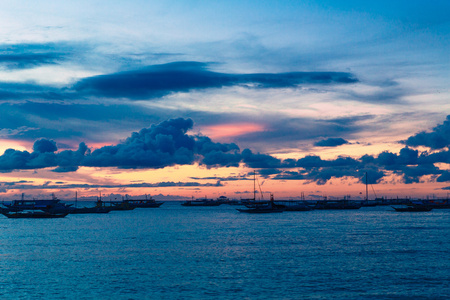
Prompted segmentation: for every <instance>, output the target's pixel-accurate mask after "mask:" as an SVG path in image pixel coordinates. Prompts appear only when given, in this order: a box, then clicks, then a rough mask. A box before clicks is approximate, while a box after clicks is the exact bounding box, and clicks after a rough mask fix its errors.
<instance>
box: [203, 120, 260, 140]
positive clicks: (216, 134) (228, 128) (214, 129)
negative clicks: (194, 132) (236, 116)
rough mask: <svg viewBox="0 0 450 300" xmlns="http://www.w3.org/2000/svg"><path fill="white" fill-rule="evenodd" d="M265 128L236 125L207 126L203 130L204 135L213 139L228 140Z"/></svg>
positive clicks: (248, 124)
mask: <svg viewBox="0 0 450 300" xmlns="http://www.w3.org/2000/svg"><path fill="white" fill-rule="evenodd" d="M263 130H264V126H263V125H261V124H255V123H234V124H221V125H214V126H206V127H203V128H202V133H203V134H205V135H207V136H209V137H210V138H212V139H215V138H228V137H235V136H240V135H243V134H247V133H251V132H257V131H263Z"/></svg>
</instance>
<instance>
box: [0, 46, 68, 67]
mask: <svg viewBox="0 0 450 300" xmlns="http://www.w3.org/2000/svg"><path fill="white" fill-rule="evenodd" d="M70 48H71V46H70V45H68V44H65V43H43V44H26V43H24V44H12V45H0V65H3V66H4V67H6V68H8V69H26V68H34V67H37V66H41V65H48V64H57V63H59V62H62V61H64V60H66V59H67V56H68V55H69V54H70Z"/></svg>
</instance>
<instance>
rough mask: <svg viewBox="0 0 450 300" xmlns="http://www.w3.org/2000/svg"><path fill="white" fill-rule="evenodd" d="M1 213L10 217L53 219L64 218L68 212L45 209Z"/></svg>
mask: <svg viewBox="0 0 450 300" xmlns="http://www.w3.org/2000/svg"><path fill="white" fill-rule="evenodd" d="M1 214H2V215H4V216H5V217H7V218H11V219H54V218H64V217H65V216H67V215H68V213H49V212H45V211H29V212H2V213H1Z"/></svg>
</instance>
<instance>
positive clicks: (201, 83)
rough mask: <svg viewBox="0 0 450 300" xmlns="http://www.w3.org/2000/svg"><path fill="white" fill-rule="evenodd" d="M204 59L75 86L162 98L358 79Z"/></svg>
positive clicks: (341, 74)
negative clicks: (228, 66) (240, 67)
mask: <svg viewBox="0 0 450 300" xmlns="http://www.w3.org/2000/svg"><path fill="white" fill-rule="evenodd" d="M208 66H209V65H208V64H206V63H202V62H192V61H190V62H189V61H187V62H173V63H168V64H162V65H152V66H148V67H145V68H141V69H138V70H134V71H125V72H118V73H113V74H106V75H99V76H94V77H88V78H84V79H82V80H80V81H79V82H77V83H76V84H75V85H74V86H73V89H74V90H75V91H77V92H79V93H83V94H84V95H93V96H99V97H111V98H120V97H123V98H129V99H143V98H158V97H162V96H165V95H168V94H170V93H174V92H188V91H190V90H194V89H207V88H222V87H227V86H235V85H244V86H249V87H250V86H253V87H257V88H286V87H297V86H298V85H300V84H348V83H355V82H358V80H357V79H356V78H355V77H354V76H353V75H352V74H350V73H344V72H290V73H260V74H229V73H218V72H213V71H210V70H208V68H207V67H208Z"/></svg>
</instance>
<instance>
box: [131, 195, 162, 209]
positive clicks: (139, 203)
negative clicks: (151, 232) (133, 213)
mask: <svg viewBox="0 0 450 300" xmlns="http://www.w3.org/2000/svg"><path fill="white" fill-rule="evenodd" d="M123 202H125V203H127V204H128V205H129V206H134V207H135V208H155V207H160V206H161V205H162V204H163V203H164V202H159V201H156V200H155V199H153V198H152V197H150V199H149V198H147V195H145V199H138V200H132V199H125V200H123Z"/></svg>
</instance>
